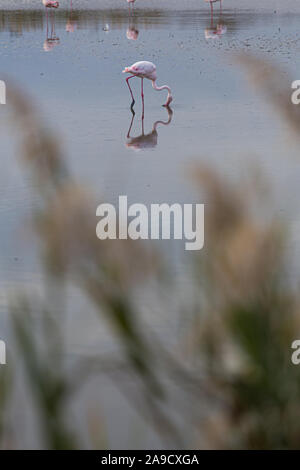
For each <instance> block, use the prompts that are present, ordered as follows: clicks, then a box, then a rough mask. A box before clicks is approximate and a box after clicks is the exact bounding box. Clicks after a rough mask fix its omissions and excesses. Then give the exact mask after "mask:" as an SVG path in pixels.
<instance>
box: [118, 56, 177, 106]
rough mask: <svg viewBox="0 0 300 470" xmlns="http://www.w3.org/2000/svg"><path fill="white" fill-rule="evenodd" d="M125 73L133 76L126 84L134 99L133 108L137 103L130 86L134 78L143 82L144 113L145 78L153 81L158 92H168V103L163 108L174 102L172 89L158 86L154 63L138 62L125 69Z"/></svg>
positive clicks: (127, 79)
mask: <svg viewBox="0 0 300 470" xmlns="http://www.w3.org/2000/svg"><path fill="white" fill-rule="evenodd" d="M123 73H131V74H132V75H131V76H130V77H128V78H126V82H127V85H128V88H129V91H130V94H131V98H132V103H131V108H132V107H133V105H134V103H135V99H134V96H133V93H132V90H131V87H130V85H129V80H130V79H131V78H133V77H138V78H140V79H141V81H142V85H141V96H142V103H143V113H144V78H147V79H148V80H151V82H152V86H153V88H154V89H155V90H157V91H161V90H168V96H167V101H166V103H165V104H164V105H163V106H165V107H168V106H169V105H170V104H171V102H172V101H173V97H172V95H171V89H170V87H169V86H168V85H163V86H160V87H159V86H157V85H156V80H157V75H156V66H155V65H154V64H153V63H152V62H147V61H145V60H143V61H141V62H136V63H135V64H133V65H131V66H130V67H125V69H124V70H123Z"/></svg>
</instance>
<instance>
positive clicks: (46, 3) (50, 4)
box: [43, 0, 59, 8]
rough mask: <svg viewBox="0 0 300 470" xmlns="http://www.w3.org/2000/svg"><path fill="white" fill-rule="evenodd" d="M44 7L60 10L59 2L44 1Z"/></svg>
mask: <svg viewBox="0 0 300 470" xmlns="http://www.w3.org/2000/svg"><path fill="white" fill-rule="evenodd" d="M43 5H44V7H46V8H58V7H59V2H57V1H56V0H43Z"/></svg>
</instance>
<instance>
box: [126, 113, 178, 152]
mask: <svg viewBox="0 0 300 470" xmlns="http://www.w3.org/2000/svg"><path fill="white" fill-rule="evenodd" d="M166 110H167V113H168V119H167V120H166V121H155V122H154V124H153V126H152V131H151V132H150V133H149V134H145V130H144V112H143V114H142V133H141V135H139V136H136V137H132V136H131V135H130V133H131V130H132V126H133V122H134V118H135V112H134V110H132V111H131V112H132V118H131V122H130V126H129V130H128V133H127V136H126V138H127V141H126V143H125V146H126V147H127V148H130V149H132V150H134V151H136V152H138V151H141V150H149V149H153V148H155V147H156V146H157V140H158V133H157V127H158V126H159V125H160V124H161V125H163V126H168V125H169V124H171V122H172V117H173V111H172V109H171V108H170V107H169V106H168V107H166Z"/></svg>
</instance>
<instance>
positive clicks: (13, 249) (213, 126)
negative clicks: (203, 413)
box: [0, 0, 300, 448]
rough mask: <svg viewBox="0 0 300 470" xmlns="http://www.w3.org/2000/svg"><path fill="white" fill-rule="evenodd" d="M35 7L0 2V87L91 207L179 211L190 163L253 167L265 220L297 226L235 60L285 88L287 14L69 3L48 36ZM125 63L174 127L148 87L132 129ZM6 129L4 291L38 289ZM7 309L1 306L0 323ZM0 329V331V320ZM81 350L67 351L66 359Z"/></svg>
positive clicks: (186, 4)
mask: <svg viewBox="0 0 300 470" xmlns="http://www.w3.org/2000/svg"><path fill="white" fill-rule="evenodd" d="M40 3H41V2H39V1H24V0H23V1H17V0H16V1H11V0H10V1H0V5H2V7H3V9H2V10H1V11H0V78H2V77H3V78H4V77H5V79H6V80H13V81H15V82H16V83H18V84H19V85H21V86H22V87H23V88H24V89H25V90H26V91H28V92H29V94H30V95H31V96H32V99H33V100H34V101H35V102H36V103H38V105H40V107H41V111H42V114H43V117H44V119H45V120H46V122H47V123H48V125H49V126H50V127H51V128H52V129H54V130H55V132H56V133H57V136H58V138H61V139H62V142H63V147H64V150H65V153H66V155H67V160H68V164H69V166H70V169H71V171H72V172H73V173H74V174H75V175H76V176H78V178H79V177H80V178H81V179H82V180H84V181H85V182H86V184H87V185H88V186H89V187H91V188H92V190H93V191H94V192H95V193H96V194H97V196H98V197H99V202H100V201H101V200H102V197H103V196H104V197H105V200H106V201H107V202H116V201H117V198H118V196H119V195H121V194H126V195H128V198H129V202H130V203H132V202H141V203H146V204H150V203H155V202H170V203H173V202H179V203H184V202H192V201H194V200H195V197H196V195H195V191H194V188H193V186H192V184H191V182H190V181H189V179H188V177H187V167H188V164H189V163H190V162H195V161H200V162H201V163H205V164H207V165H210V166H212V167H213V168H215V169H216V170H218V171H220V172H221V173H222V174H224V175H225V176H226V177H228V178H234V179H235V178H239V177H240V175H241V174H243V173H245V172H246V171H248V169H249V167H251V166H252V165H253V164H255V163H258V164H259V166H260V167H261V168H262V169H263V170H264V171H265V172H266V175H267V177H268V179H269V180H270V181H271V183H272V185H274V188H275V195H274V211H275V212H278V213H279V212H280V214H283V215H285V216H286V217H288V218H289V219H290V220H292V223H293V225H294V226H295V227H296V228H297V227H298V219H299V217H298V215H297V214H298V211H299V203H298V199H299V198H298V188H299V179H300V163H299V160H296V159H294V160H291V159H288V160H287V159H285V158H284V154H283V152H284V147H285V144H286V139H287V138H288V137H287V134H286V132H285V125H284V124H283V123H282V121H280V120H279V119H278V118H277V117H276V116H275V115H273V114H272V110H271V108H269V107H268V106H266V105H265V102H264V100H263V99H262V97H261V96H259V95H256V94H255V93H254V92H253V90H251V89H249V88H248V84H247V82H246V81H245V75H244V73H242V72H241V71H240V69H239V68H238V66H237V64H236V63H235V59H234V53H236V52H240V51H243V52H245V53H246V52H252V53H259V54H264V55H265V56H266V58H268V59H270V60H272V61H275V62H276V63H278V64H279V65H280V66H281V67H282V68H283V69H284V70H286V72H287V73H286V77H287V83H286V86H287V88H289V87H290V83H291V80H290V78H289V75H290V76H291V78H292V79H293V80H295V79H299V78H300V76H299V73H300V72H299V67H298V63H299V49H300V36H299V22H300V6H299V4H297V3H296V2H293V1H286V0H282V1H277V2H276V1H275V2H271V1H270V0H266V1H251V2H250V1H249V2H246V1H244V0H243V1H240V2H238V1H234V0H231V1H229V0H228V1H225V0H224V2H223V3H224V4H223V10H222V13H221V12H220V11H219V7H218V6H216V7H215V13H214V17H213V18H212V17H211V14H210V8H209V5H206V4H204V2H202V1H200V0H198V1H196V0H189V1H182V2H178V1H175V0H172V1H171V0H170V1H166V0H165V1H163V2H159V1H154V0H153V1H151V0H149V1H146V0H144V1H140V2H139V1H137V2H136V7H135V9H134V12H133V14H132V15H130V14H129V12H128V8H127V6H126V4H125V2H123V1H121V0H114V1H108V0H106V1H103V2H98V1H96V0H95V1H87V0H85V1H84V0H77V1H76V0H73V8H72V10H71V8H70V5H71V2H70V1H67V0H65V1H61V7H60V8H59V10H58V11H55V12H53V13H51V14H50V13H49V14H48V31H47V18H46V13H45V11H44V8H43V7H42V6H41V5H40ZM99 4H101V6H99ZM270 4H272V6H270ZM297 5H298V6H297ZM52 28H53V29H52ZM221 33H222V34H221ZM137 60H151V61H153V62H155V64H156V65H157V69H158V83H159V84H165V83H168V84H169V85H170V86H171V88H172V91H173V95H174V103H173V104H172V112H173V114H171V113H169V114H168V112H167V110H166V109H164V108H162V107H161V104H162V103H163V102H164V100H165V94H164V92H161V93H157V92H155V91H154V90H153V89H152V87H151V84H150V82H148V83H145V120H144V123H142V120H141V100H140V88H139V87H140V83H139V80H138V79H136V80H135V83H133V88H134V94H135V97H136V105H135V112H136V114H135V116H134V121H133V123H132V113H131V111H130V103H131V100H130V95H129V92H128V89H127V87H126V83H125V81H124V75H122V73H121V71H122V69H123V68H124V66H127V65H130V64H132V63H133V62H135V61H137ZM297 73H298V76H297ZM133 81H134V80H132V81H131V82H133ZM7 116H8V109H7V108H6V107H5V106H1V107H0V123H1V133H0V136H1V159H2V162H1V163H2V167H1V169H2V171H1V174H0V194H1V200H0V216H1V226H0V266H1V268H0V278H1V280H2V285H3V290H4V289H5V288H6V287H7V285H11V284H13V285H14V284H16V283H21V284H24V283H25V284H26V285H27V284H28V285H33V284H35V283H36V282H37V280H38V279H40V274H39V269H38V264H37V263H36V261H35V254H34V253H35V246H34V244H33V242H32V238H31V233H30V230H29V229H28V230H27V227H26V223H25V222H24V221H26V217H27V216H28V215H29V214H30V213H31V209H32V207H34V205H35V204H36V203H37V202H38V201H36V199H35V197H36V196H34V192H33V191H32V187H31V182H30V180H29V179H28V178H27V177H26V174H25V175H24V173H23V171H21V170H20V169H19V167H18V165H17V161H16V158H15V154H16V148H15V146H14V144H12V141H11V140H12V132H11V130H10V131H9V128H8V126H7V124H5V122H6V118H7ZM131 123H132V128H131V133H130V137H128V130H129V128H130V126H131ZM142 126H144V133H143V132H142ZM287 181H288V184H287ZM100 198H101V199H100ZM24 223H25V227H24ZM297 239H298V236H297V230H295V240H297ZM163 248H164V249H165V250H166V252H167V256H170V257H171V258H174V259H175V263H174V270H175V271H178V272H179V275H180V272H181V267H182V263H184V261H185V259H186V258H188V257H189V256H190V255H188V254H187V253H185V252H184V251H183V249H182V245H180V246H178V245H176V246H175V247H174V244H172V243H170V244H168V245H166V244H164V245H163ZM293 249H295V251H297V250H298V248H296V247H293ZM178 251H179V254H178ZM175 253H176V256H174V254H175ZM1 299H2V297H1ZM6 309H7V308H6V301H5V299H4V297H3V299H2V300H1V310H2V312H3V313H5V312H6ZM1 325H2V327H3V328H4V326H5V322H4V316H3V318H0V326H1ZM74 333H76V332H75V330H74ZM95 337H96V333H95ZM91 343H93V339H91ZM75 345H76V346H75ZM82 347H83V346H82V345H81V344H80V338H76V341H74V348H73V351H75V350H76V351H77V352H78V351H81V350H82V349H81V348H82ZM125 414H126V413H125ZM112 419H113V421H114V418H112ZM132 419H133V418H132ZM123 421H124V423H123V424H122V426H121V430H120V429H118V430H116V427H117V426H116V427H115V428H114V426H113V425H111V426H112V427H113V428H114V430H113V431H112V435H113V437H114V438H115V442H117V444H116V447H119V448H121V447H126V442H127V441H126V439H127V438H126V439H123V440H122V436H121V434H122V430H123V429H124V428H125V427H126V423H127V421H126V419H125V418H124V420H123ZM116 436H117V437H116ZM128 439H129V438H128ZM150 442H153V441H151V439H150ZM154 442H155V441H154ZM156 445H157V443H156Z"/></svg>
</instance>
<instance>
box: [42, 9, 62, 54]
mask: <svg viewBox="0 0 300 470" xmlns="http://www.w3.org/2000/svg"><path fill="white" fill-rule="evenodd" d="M43 5H44V6H45V9H46V25H47V26H46V34H47V37H46V40H45V41H44V51H45V52H49V51H51V50H52V49H53V48H54V47H55V46H57V45H58V44H59V42H60V40H59V38H58V37H57V36H56V33H55V17H54V11H52V10H55V9H57V8H58V7H59V2H56V1H51V0H43ZM48 9H50V23H51V24H50V29H49V17H48Z"/></svg>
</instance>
